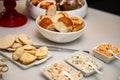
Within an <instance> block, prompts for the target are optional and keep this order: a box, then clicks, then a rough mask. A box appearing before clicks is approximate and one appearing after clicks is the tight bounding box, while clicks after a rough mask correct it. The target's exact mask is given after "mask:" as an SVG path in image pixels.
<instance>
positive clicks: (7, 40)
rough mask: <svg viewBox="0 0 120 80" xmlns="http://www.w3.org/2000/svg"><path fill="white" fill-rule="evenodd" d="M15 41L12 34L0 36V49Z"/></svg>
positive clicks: (9, 45)
mask: <svg viewBox="0 0 120 80" xmlns="http://www.w3.org/2000/svg"><path fill="white" fill-rule="evenodd" d="M14 41H15V36H14V35H11V34H9V35H6V36H5V37H2V38H0V49H7V48H9V47H11V46H12V45H13V43H14Z"/></svg>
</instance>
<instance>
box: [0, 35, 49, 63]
mask: <svg viewBox="0 0 120 80" xmlns="http://www.w3.org/2000/svg"><path fill="white" fill-rule="evenodd" d="M0 49H1V50H7V51H10V52H12V59H13V60H15V61H19V62H20V63H22V64H30V63H32V62H34V61H35V60H40V59H43V58H45V57H47V56H48V48H47V47H40V48H36V47H34V46H33V43H32V40H31V39H30V38H29V37H28V36H27V35H26V34H17V35H13V34H9V35H6V36H4V37H2V38H1V39H0Z"/></svg>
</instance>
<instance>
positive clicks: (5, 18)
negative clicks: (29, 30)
mask: <svg viewBox="0 0 120 80" xmlns="http://www.w3.org/2000/svg"><path fill="white" fill-rule="evenodd" d="M3 4H4V7H5V10H3V12H1V13H0V26H3V27H18V26H22V25H24V24H25V23H26V22H27V17H26V16H24V15H23V14H20V13H18V12H17V11H16V10H15V7H16V0H3Z"/></svg>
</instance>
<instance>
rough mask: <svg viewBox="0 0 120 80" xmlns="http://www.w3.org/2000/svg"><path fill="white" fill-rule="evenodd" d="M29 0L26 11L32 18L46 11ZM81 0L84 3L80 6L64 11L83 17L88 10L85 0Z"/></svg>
mask: <svg viewBox="0 0 120 80" xmlns="http://www.w3.org/2000/svg"><path fill="white" fill-rule="evenodd" d="M30 1H31V0H27V2H26V6H27V12H28V14H29V15H30V16H31V17H32V18H34V19H36V18H37V17H38V16H39V15H42V14H45V12H46V10H45V9H42V8H39V7H36V6H34V5H32V4H31V2H30ZM83 1H84V2H85V4H84V5H83V6H82V7H81V8H79V9H75V10H69V11H65V12H67V13H69V14H74V15H77V16H80V17H82V18H83V17H85V15H86V14H87V11H88V5H87V2H86V0H83Z"/></svg>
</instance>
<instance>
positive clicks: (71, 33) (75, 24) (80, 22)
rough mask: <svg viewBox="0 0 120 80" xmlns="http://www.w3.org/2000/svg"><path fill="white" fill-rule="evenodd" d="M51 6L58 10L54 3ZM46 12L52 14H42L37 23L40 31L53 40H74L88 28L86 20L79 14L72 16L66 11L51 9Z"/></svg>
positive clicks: (61, 41) (60, 41)
mask: <svg viewBox="0 0 120 80" xmlns="http://www.w3.org/2000/svg"><path fill="white" fill-rule="evenodd" d="M50 8H52V9H55V10H56V7H55V6H54V5H52V7H50ZM55 10H54V11H55ZM46 13H50V14H44V15H40V16H39V17H38V18H37V19H36V25H37V28H38V30H39V32H40V33H41V34H42V35H43V36H44V37H45V38H47V39H49V40H51V41H54V42H59V43H64V42H70V41H73V40H75V39H77V38H79V37H80V36H81V34H82V33H83V31H84V30H85V29H86V26H87V24H86V21H85V20H84V19H82V18H80V17H78V16H75V15H74V16H71V15H69V14H68V13H66V12H57V11H55V12H52V11H51V10H49V9H48V11H46ZM51 14H52V15H51ZM53 14H54V15H53Z"/></svg>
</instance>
